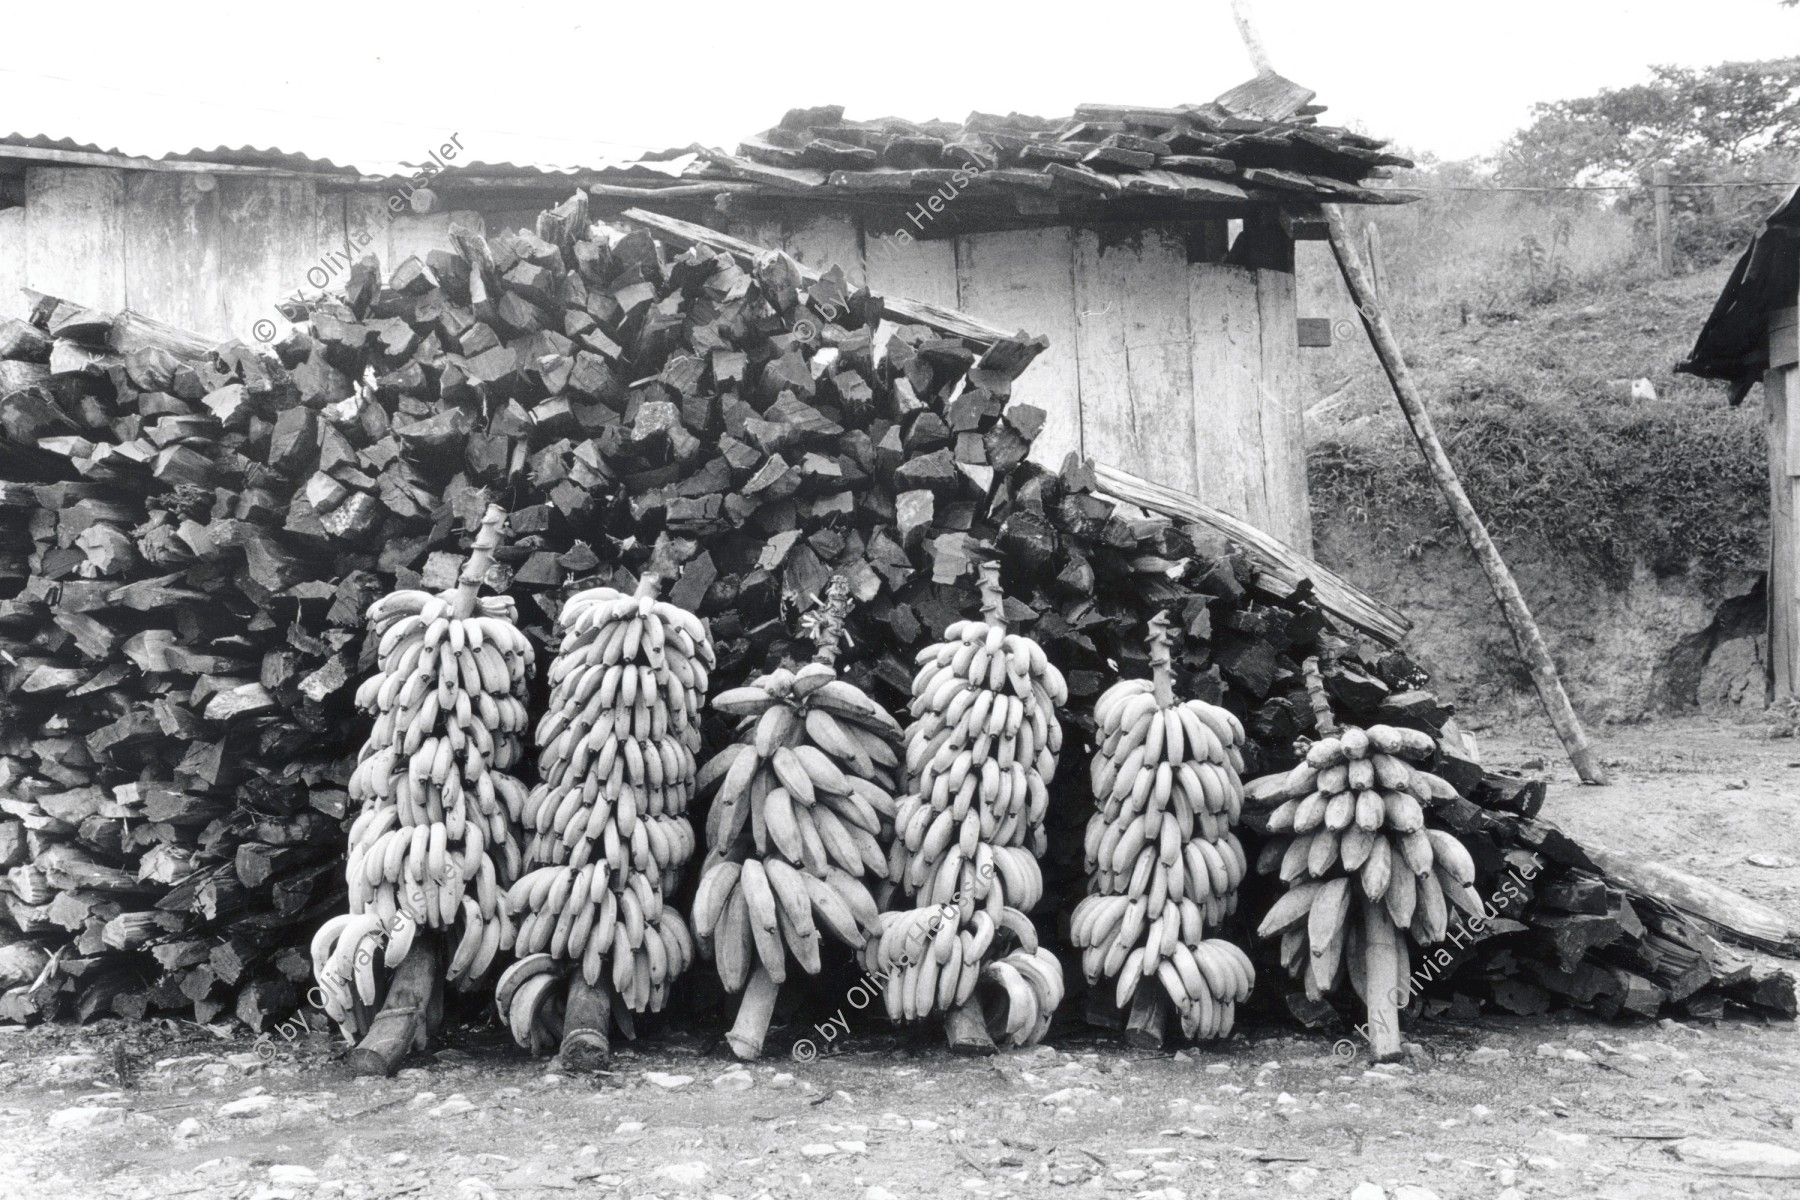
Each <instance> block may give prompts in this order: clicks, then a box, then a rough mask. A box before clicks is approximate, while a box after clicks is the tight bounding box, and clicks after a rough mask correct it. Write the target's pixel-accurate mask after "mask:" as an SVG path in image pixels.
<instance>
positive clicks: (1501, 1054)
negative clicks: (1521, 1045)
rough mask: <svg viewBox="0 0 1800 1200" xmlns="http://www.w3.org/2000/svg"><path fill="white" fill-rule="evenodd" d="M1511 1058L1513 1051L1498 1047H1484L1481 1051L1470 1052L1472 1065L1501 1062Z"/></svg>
mask: <svg viewBox="0 0 1800 1200" xmlns="http://www.w3.org/2000/svg"><path fill="white" fill-rule="evenodd" d="M1511 1057H1512V1051H1511V1050H1503V1049H1501V1048H1499V1047H1497V1046H1483V1047H1481V1048H1480V1049H1479V1050H1472V1051H1470V1052H1469V1061H1470V1062H1472V1063H1491V1062H1499V1061H1500V1060H1501V1059H1503V1058H1511Z"/></svg>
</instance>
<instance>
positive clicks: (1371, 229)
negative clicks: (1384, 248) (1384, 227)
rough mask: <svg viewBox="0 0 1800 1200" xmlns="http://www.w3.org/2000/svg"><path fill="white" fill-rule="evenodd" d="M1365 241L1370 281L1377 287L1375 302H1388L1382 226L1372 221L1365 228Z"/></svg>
mask: <svg viewBox="0 0 1800 1200" xmlns="http://www.w3.org/2000/svg"><path fill="white" fill-rule="evenodd" d="M1363 241H1364V242H1365V243H1366V244H1367V246H1368V253H1369V280H1370V282H1372V283H1373V284H1374V285H1375V300H1376V302H1377V303H1378V304H1386V303H1387V302H1388V279H1387V260H1386V259H1385V258H1384V257H1383V256H1382V253H1381V226H1379V225H1377V224H1376V223H1375V222H1374V221H1370V222H1369V223H1368V225H1366V226H1364V228H1363Z"/></svg>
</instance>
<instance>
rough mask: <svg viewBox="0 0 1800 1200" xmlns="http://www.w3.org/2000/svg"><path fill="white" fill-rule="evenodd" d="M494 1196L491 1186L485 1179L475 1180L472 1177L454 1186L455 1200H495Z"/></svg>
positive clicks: (459, 1181)
mask: <svg viewBox="0 0 1800 1200" xmlns="http://www.w3.org/2000/svg"><path fill="white" fill-rule="evenodd" d="M496 1195H497V1193H496V1192H495V1191H494V1188H493V1185H492V1184H490V1183H488V1182H487V1180H485V1179H476V1178H475V1177H474V1176H472V1175H471V1176H470V1177H469V1178H467V1179H461V1180H458V1181H457V1184H456V1198H457V1200H495V1197H496Z"/></svg>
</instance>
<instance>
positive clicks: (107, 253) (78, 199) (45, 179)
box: [25, 167, 125, 309]
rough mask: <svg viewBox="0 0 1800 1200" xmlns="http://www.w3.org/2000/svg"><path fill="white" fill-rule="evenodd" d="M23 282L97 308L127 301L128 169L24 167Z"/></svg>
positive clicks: (120, 305)
mask: <svg viewBox="0 0 1800 1200" xmlns="http://www.w3.org/2000/svg"><path fill="white" fill-rule="evenodd" d="M25 283H26V286H28V287H34V288H36V289H38V290H39V291H41V292H50V293H53V294H55V295H58V296H79V297H81V300H82V303H84V304H91V305H93V306H95V307H96V308H109V309H116V308H123V307H124V306H125V172H123V171H110V170H96V169H94V168H90V167H32V168H30V169H29V170H27V171H26V172H25Z"/></svg>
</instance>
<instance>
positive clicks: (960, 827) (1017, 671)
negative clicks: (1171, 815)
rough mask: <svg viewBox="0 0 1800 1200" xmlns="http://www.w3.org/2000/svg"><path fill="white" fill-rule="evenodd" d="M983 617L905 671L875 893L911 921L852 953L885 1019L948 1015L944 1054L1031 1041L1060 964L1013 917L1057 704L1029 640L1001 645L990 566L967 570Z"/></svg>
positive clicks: (887, 916) (1038, 818)
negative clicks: (890, 829) (900, 741)
mask: <svg viewBox="0 0 1800 1200" xmlns="http://www.w3.org/2000/svg"><path fill="white" fill-rule="evenodd" d="M981 591H982V615H983V619H982V620H979V621H958V622H956V623H955V624H953V625H951V626H950V628H948V629H947V630H945V631H944V640H943V641H942V642H940V643H939V644H937V645H935V646H931V647H928V648H927V649H925V650H924V651H923V652H921V653H920V655H919V657H918V664H919V671H918V674H917V675H916V676H915V677H914V679H913V687H912V691H913V700H912V705H911V709H910V711H911V713H912V716H913V722H912V724H911V725H910V726H909V727H908V728H907V731H906V737H905V744H904V751H905V760H904V761H905V768H906V778H907V792H906V795H904V796H902V797H901V799H900V801H899V804H898V807H897V809H896V811H895V814H894V828H895V831H896V837H895V840H894V845H893V850H892V853H891V854H890V856H889V859H888V879H889V880H890V881H892V882H893V883H894V884H896V885H897V886H898V889H899V894H900V896H901V897H902V898H904V899H907V900H910V901H911V902H912V907H901V908H899V909H898V910H897V911H892V912H886V913H883V914H882V917H881V928H880V931H879V936H876V937H873V938H871V939H870V941H869V944H868V945H867V946H866V947H864V950H863V960H864V965H865V966H866V967H867V969H868V970H869V972H870V973H871V974H872V975H875V976H876V977H877V978H885V980H886V984H885V985H884V987H883V995H884V996H885V998H886V1000H887V1008H888V1015H889V1016H890V1017H892V1018H893V1019H894V1020H896V1021H917V1020H922V1019H925V1018H927V1017H930V1016H932V1015H934V1014H938V1013H943V1014H947V1015H948V1020H947V1022H946V1032H947V1034H948V1036H949V1038H950V1043H951V1047H952V1049H954V1050H958V1051H962V1052H970V1053H992V1052H993V1049H994V1041H993V1039H994V1037H995V1036H999V1037H1001V1038H1002V1039H1004V1040H1005V1041H1006V1042H1008V1043H1010V1044H1012V1045H1030V1044H1032V1043H1034V1042H1037V1041H1039V1040H1040V1039H1042V1038H1043V1036H1044V1034H1045V1032H1046V1031H1047V1030H1048V1029H1049V1028H1050V1018H1051V1015H1052V1013H1053V1012H1054V1011H1055V1009H1056V1006H1057V1005H1058V1004H1060V1003H1061V1002H1062V996H1063V978H1062V966H1061V964H1060V963H1058V962H1057V960H1056V956H1055V955H1053V954H1052V953H1050V951H1049V950H1047V949H1044V948H1043V947H1041V946H1039V945H1038V940H1037V931H1036V929H1035V927H1034V926H1033V925H1032V922H1031V918H1030V917H1029V916H1028V915H1027V914H1028V913H1029V912H1030V911H1031V909H1032V908H1033V907H1034V906H1036V904H1037V903H1038V901H1039V900H1041V899H1042V898H1043V890H1044V885H1043V875H1042V874H1041V872H1040V871H1039V869H1038V857H1039V856H1040V855H1042V854H1043V852H1044V816H1045V812H1046V810H1047V808H1048V806H1049V790H1048V785H1049V783H1050V780H1051V779H1052V778H1053V777H1054V775H1055V773H1056V754H1057V751H1058V750H1060V749H1061V748H1062V726H1061V725H1060V724H1059V723H1058V722H1057V719H1056V707H1057V706H1058V705H1059V704H1062V703H1064V702H1065V701H1066V700H1067V699H1068V689H1067V688H1066V687H1065V685H1064V683H1063V678H1062V675H1061V673H1060V672H1058V671H1057V669H1056V668H1055V667H1054V666H1052V665H1051V664H1050V662H1049V661H1048V660H1047V659H1046V658H1045V657H1044V652H1043V649H1042V648H1041V647H1040V646H1038V644H1037V643H1036V642H1034V641H1032V640H1031V639H1030V638H1026V637H1022V636H1019V635H1017V634H1013V633H1010V632H1008V630H1007V627H1006V615H1005V597H1004V595H1003V594H1002V593H1001V590H1000V570H999V566H998V564H995V563H988V564H985V565H984V566H983V568H982V571H981Z"/></svg>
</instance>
